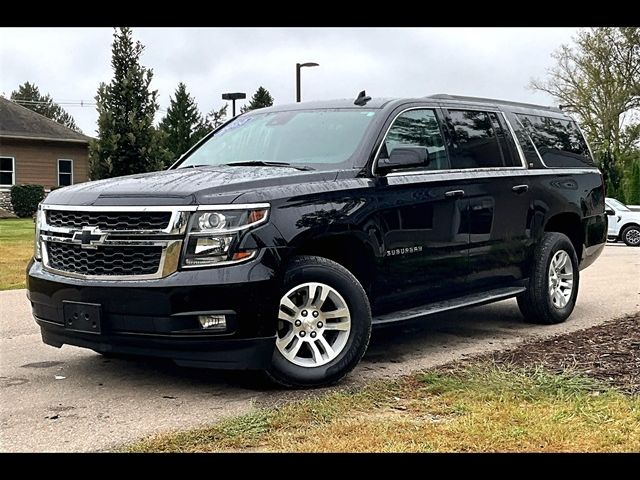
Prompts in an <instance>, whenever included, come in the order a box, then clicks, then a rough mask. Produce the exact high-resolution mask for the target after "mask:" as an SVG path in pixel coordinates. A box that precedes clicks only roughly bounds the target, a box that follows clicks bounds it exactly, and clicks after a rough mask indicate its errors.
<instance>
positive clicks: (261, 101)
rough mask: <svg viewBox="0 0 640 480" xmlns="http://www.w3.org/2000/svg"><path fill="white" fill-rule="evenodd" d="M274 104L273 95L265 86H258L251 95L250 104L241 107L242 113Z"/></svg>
mask: <svg viewBox="0 0 640 480" xmlns="http://www.w3.org/2000/svg"><path fill="white" fill-rule="evenodd" d="M271 105H273V97H272V96H271V94H270V93H269V90H267V89H266V88H264V87H262V86H261V87H258V90H256V93H254V94H253V97H251V101H250V102H249V105H245V106H243V107H242V108H241V109H240V112H241V113H244V112H248V111H249V110H257V109H258V108H264V107H270V106H271Z"/></svg>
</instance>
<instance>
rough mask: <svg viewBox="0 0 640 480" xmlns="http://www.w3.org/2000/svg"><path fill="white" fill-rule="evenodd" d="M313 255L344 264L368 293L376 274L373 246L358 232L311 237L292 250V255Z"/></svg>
mask: <svg viewBox="0 0 640 480" xmlns="http://www.w3.org/2000/svg"><path fill="white" fill-rule="evenodd" d="M297 255H313V256H318V257H324V258H328V259H329V260H333V261H334V262H336V263H338V264H340V265H342V266H343V267H344V268H346V269H347V270H349V272H351V274H353V276H354V277H356V279H357V280H358V281H359V282H360V284H361V285H362V287H363V288H364V290H365V292H367V294H369V293H370V291H371V286H372V285H373V278H374V274H375V268H376V267H375V254H374V250H373V247H372V246H371V245H370V244H369V243H368V242H367V241H365V240H364V239H363V238H361V236H359V235H356V233H337V234H329V235H322V236H318V237H314V238H309V239H307V240H305V241H303V242H300V243H299V244H298V245H296V246H295V248H294V249H293V250H292V251H291V256H292V257H293V256H297Z"/></svg>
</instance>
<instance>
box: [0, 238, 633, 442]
mask: <svg viewBox="0 0 640 480" xmlns="http://www.w3.org/2000/svg"><path fill="white" fill-rule="evenodd" d="M580 283H581V285H580V294H579V297H578V305H577V307H576V309H575V311H574V313H573V315H572V316H571V317H570V318H569V320H568V321H567V322H566V323H564V324H560V325H554V326H550V327H544V326H535V325H526V324H524V323H522V319H521V316H520V314H519V312H518V308H517V306H516V302H515V300H507V301H504V302H500V303H496V304H493V305H487V306H483V307H476V308H470V309H466V310H460V311H455V312H451V313H447V314H440V315H437V316H433V317H431V318H429V319H428V320H425V321H422V322H412V323H408V324H404V325H402V326H395V327H387V328H385V329H382V330H378V331H376V332H375V333H374V337H373V339H372V343H371V346H370V348H369V352H368V353H367V355H366V357H365V359H364V360H363V362H362V363H361V364H360V366H358V367H357V368H356V369H355V370H354V371H353V372H352V373H351V374H350V375H349V376H348V377H347V379H346V381H345V382H343V385H353V384H358V383H361V382H364V381H366V380H368V379H371V378H375V377H384V376H395V375H399V374H402V373H408V372H410V371H412V370H417V369H420V368H426V367H432V366H435V365H439V364H443V363H446V362H449V361H451V360H456V359H460V358H464V357H465V356H468V355H473V354H477V353H483V352H489V351H492V350H500V349H505V348H509V347H512V346H514V345H516V344H518V343H520V342H522V341H523V340H525V339H530V338H533V337H541V336H552V335H555V334H559V333H564V332H570V331H574V330H579V329H584V328H587V327H590V326H592V325H597V324H599V323H602V322H603V321H605V320H607V319H612V318H617V317H620V316H623V315H625V314H630V313H635V312H638V311H640V249H638V248H630V247H626V246H623V245H620V244H615V245H608V246H607V247H606V248H605V251H604V253H603V254H602V256H601V258H600V259H599V260H598V261H597V262H596V263H595V265H593V266H592V267H590V268H588V269H587V270H585V271H583V276H582V279H581V282H580ZM316 392H317V391H316ZM305 394H308V393H304V392H302V393H301V392H287V391H278V390H273V389H265V390H259V389H255V388H252V387H251V383H250V382H249V380H248V379H247V376H246V375H243V374H241V373H237V372H211V371H207V370H193V369H183V368H178V367H176V366H174V365H172V364H170V363H166V362H161V361H151V360H136V361H134V360H115V359H105V358H103V357H101V356H100V355H98V354H96V353H94V352H92V351H89V350H83V349H80V348H76V347H70V346H64V347H63V348H62V349H56V348H53V347H49V346H47V345H44V344H43V343H42V342H41V339H40V333H39V329H38V328H37V326H36V324H35V323H34V322H33V320H32V318H31V313H30V308H29V304H28V302H27V299H26V297H25V291H24V290H14V291H8V292H0V450H1V451H95V450H106V449H109V448H111V447H113V446H116V445H118V444H121V443H123V442H128V441H131V440H135V439H137V438H139V437H142V436H145V435H148V434H150V433H155V432H160V431H166V430H169V429H176V428H188V427H197V426H199V425H202V424H205V423H211V422H214V421H216V420H218V419H220V418H222V417H224V416H228V415H234V414H239V413H243V412H247V411H249V410H250V409H251V408H254V406H255V405H259V404H265V403H268V404H272V403H274V402H276V403H277V402H281V401H285V400H287V399H290V398H296V397H299V396H300V395H305Z"/></svg>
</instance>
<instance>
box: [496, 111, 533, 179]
mask: <svg viewBox="0 0 640 480" xmlns="http://www.w3.org/2000/svg"><path fill="white" fill-rule="evenodd" d="M500 113H501V114H502V118H503V119H504V122H505V123H506V124H507V127H508V128H509V132H510V133H511V138H513V142H514V143H515V144H516V149H517V150H518V155H520V163H521V164H522V168H527V160H526V159H525V157H524V150H522V145H520V142H519V141H518V137H517V135H516V131H515V130H514V129H513V125H511V122H510V121H509V119H508V118H507V115H506V113H504V112H503V111H501V112H500Z"/></svg>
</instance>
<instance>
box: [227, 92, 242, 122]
mask: <svg viewBox="0 0 640 480" xmlns="http://www.w3.org/2000/svg"><path fill="white" fill-rule="evenodd" d="M243 98H247V94H246V93H241V92H236V93H223V94H222V99H223V100H231V105H232V106H231V108H232V111H233V113H232V115H231V116H232V117H235V116H236V100H241V99H243Z"/></svg>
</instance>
